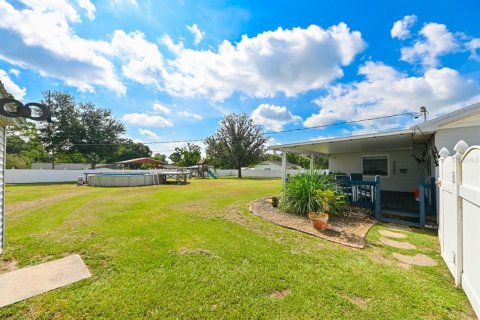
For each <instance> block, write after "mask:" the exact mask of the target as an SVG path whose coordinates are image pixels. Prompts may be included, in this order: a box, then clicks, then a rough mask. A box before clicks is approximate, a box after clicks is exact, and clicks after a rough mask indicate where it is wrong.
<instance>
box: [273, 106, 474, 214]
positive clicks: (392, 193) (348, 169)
mask: <svg viewBox="0 0 480 320" xmlns="http://www.w3.org/2000/svg"><path fill="white" fill-rule="evenodd" d="M459 140H464V141H465V142H467V143H468V144H469V145H479V144H480V102H479V103H476V104H473V105H471V106H469V107H466V108H463V109H460V110H457V111H454V112H451V113H448V114H446V115H443V116H441V117H438V118H435V119H433V120H430V121H426V122H424V123H422V124H418V125H414V126H412V127H410V128H409V129H405V130H400V131H392V132H384V133H372V134H366V135H358V136H349V137H340V138H333V139H324V140H316V141H306V142H299V143H291V144H284V145H276V146H272V147H270V149H272V150H276V151H283V155H282V160H283V161H286V153H288V152H294V153H302V154H310V155H314V156H320V157H326V158H328V160H329V170H330V172H333V173H335V172H343V173H345V174H346V175H347V176H350V175H351V174H354V176H355V177H356V178H355V179H354V180H357V179H358V177H360V178H361V180H373V179H374V178H375V176H377V175H378V176H380V180H381V181H380V189H381V198H382V199H381V200H382V204H381V205H382V207H381V210H382V211H383V210H384V209H385V208H387V207H388V206H391V207H392V208H390V207H388V209H389V210H390V209H392V210H394V211H395V212H397V213H398V212H402V213H403V212H415V213H418V211H419V210H420V209H419V204H418V203H417V201H415V197H414V195H415V193H416V192H417V194H416V195H417V197H418V193H419V190H420V189H421V188H420V184H422V188H423V186H426V187H430V188H431V190H430V191H428V192H427V195H426V197H429V199H427V200H428V201H429V202H430V205H433V206H434V203H435V202H436V200H435V188H434V187H433V186H432V185H433V184H432V183H429V181H432V179H436V178H437V177H438V173H437V171H438V169H437V167H438V150H440V149H441V148H443V147H446V148H447V149H448V150H453V149H454V146H455V144H456V143H457V142H458V141H459ZM283 179H284V181H285V179H286V173H284V175H283ZM424 182H425V183H424ZM372 199H373V196H372ZM387 202H388V204H387ZM385 210H386V209H385ZM432 210H433V211H435V210H436V209H435V208H432ZM405 215H408V214H405ZM433 215H434V216H436V214H433ZM415 217H416V216H415Z"/></svg>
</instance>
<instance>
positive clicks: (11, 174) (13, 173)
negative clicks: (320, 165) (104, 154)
mask: <svg viewBox="0 0 480 320" xmlns="http://www.w3.org/2000/svg"><path fill="white" fill-rule="evenodd" d="M108 171H119V170H112V169H106V168H102V169H97V170H67V169H65V170H52V169H7V170H5V183H44V182H75V181H77V179H78V177H85V175H84V173H85V172H108ZM121 171H122V172H129V171H131V172H139V171H144V172H149V171H148V170H121ZM215 172H216V173H217V174H218V175H219V176H220V177H236V176H237V170H234V169H228V170H220V169H218V170H215ZM301 172H303V171H302V170H288V171H287V174H290V175H295V174H299V173H301ZM242 176H243V177H246V178H249V177H258V178H280V177H281V176H282V171H281V170H254V169H244V170H242Z"/></svg>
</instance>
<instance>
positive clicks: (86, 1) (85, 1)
mask: <svg viewBox="0 0 480 320" xmlns="http://www.w3.org/2000/svg"><path fill="white" fill-rule="evenodd" d="M77 4H78V6H79V7H80V8H82V9H83V10H85V15H86V16H87V18H88V19H90V20H93V19H95V5H94V4H93V3H92V2H91V1H90V0H77Z"/></svg>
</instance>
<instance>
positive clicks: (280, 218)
mask: <svg viewBox="0 0 480 320" xmlns="http://www.w3.org/2000/svg"><path fill="white" fill-rule="evenodd" d="M351 210H352V211H351V212H347V213H346V214H345V215H344V216H331V217H330V219H329V220H328V226H327V229H326V230H325V231H317V230H316V229H315V228H313V227H312V223H311V222H310V220H309V219H308V218H304V217H299V216H295V215H291V214H288V213H285V212H283V211H282V210H281V209H280V208H274V207H273V206H272V203H271V198H262V199H258V200H255V201H253V202H252V203H251V204H250V211H251V212H252V213H253V214H255V215H256V216H259V217H260V218H263V219H265V220H268V221H270V222H273V223H275V224H277V225H279V226H282V227H285V228H289V229H293V230H297V231H300V232H304V233H308V234H310V235H313V236H316V237H320V238H322V239H325V240H328V241H332V242H336V243H340V244H342V245H345V246H348V247H352V248H358V249H362V248H364V247H365V235H366V234H367V232H368V230H370V228H371V227H372V226H373V225H374V224H375V223H376V221H375V220H374V219H372V218H370V216H369V214H370V212H369V211H368V210H365V209H361V208H351Z"/></svg>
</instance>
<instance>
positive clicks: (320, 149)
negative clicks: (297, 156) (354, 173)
mask: <svg viewBox="0 0 480 320" xmlns="http://www.w3.org/2000/svg"><path fill="white" fill-rule="evenodd" d="M432 135H433V133H431V132H429V133H425V132H419V131H418V130H417V131H415V130H413V129H407V130H399V131H391V132H383V133H371V134H364V135H357V136H348V137H339V138H332V139H322V140H313V141H307V142H299V143H289V144H283V145H276V146H271V147H270V148H269V149H270V150H277V151H286V152H293V153H305V154H319V155H330V154H338V153H350V152H375V151H386V150H411V149H413V148H414V146H415V145H417V144H422V143H426V142H427V141H428V140H429V139H430V137H431V136H432Z"/></svg>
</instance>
